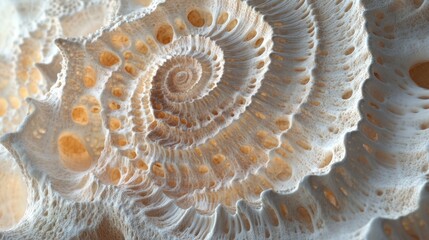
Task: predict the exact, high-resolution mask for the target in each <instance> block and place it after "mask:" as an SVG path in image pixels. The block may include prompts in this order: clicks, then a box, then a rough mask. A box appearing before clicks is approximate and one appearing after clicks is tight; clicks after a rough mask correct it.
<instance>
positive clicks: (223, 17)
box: [217, 12, 229, 25]
mask: <svg viewBox="0 0 429 240" xmlns="http://www.w3.org/2000/svg"><path fill="white" fill-rule="evenodd" d="M228 16H229V15H228V13H227V12H223V13H221V14H220V15H219V17H218V19H217V24H219V25H222V24H224V23H225V22H226V20H228Z"/></svg>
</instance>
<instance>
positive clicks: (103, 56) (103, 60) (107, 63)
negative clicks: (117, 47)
mask: <svg viewBox="0 0 429 240" xmlns="http://www.w3.org/2000/svg"><path fill="white" fill-rule="evenodd" d="M99 61H100V64H101V65H102V66H104V67H111V66H113V65H115V64H117V63H119V57H118V56H117V55H116V54H115V53H113V52H110V51H103V52H101V53H100V55H99Z"/></svg>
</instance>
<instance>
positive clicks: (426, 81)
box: [409, 61, 429, 89]
mask: <svg viewBox="0 0 429 240" xmlns="http://www.w3.org/2000/svg"><path fill="white" fill-rule="evenodd" d="M409 73H410V77H411V79H412V80H413V81H414V82H415V83H416V84H417V86H419V87H422V88H426V89H429V61H428V62H422V63H418V64H415V65H413V66H412V67H411V68H410V71H409Z"/></svg>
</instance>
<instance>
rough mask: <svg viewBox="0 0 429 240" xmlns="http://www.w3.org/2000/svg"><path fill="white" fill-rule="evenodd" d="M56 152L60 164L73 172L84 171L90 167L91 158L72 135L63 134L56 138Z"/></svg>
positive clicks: (79, 141) (80, 142) (78, 140)
mask: <svg viewBox="0 0 429 240" xmlns="http://www.w3.org/2000/svg"><path fill="white" fill-rule="evenodd" d="M58 151H59V153H60V156H61V160H62V163H63V164H64V166H65V167H66V168H69V169H70V170H73V171H85V170H87V169H89V168H90V166H91V162H92V159H91V156H90V155H89V153H88V151H87V149H86V148H85V146H84V144H83V143H82V141H81V140H80V139H79V138H78V137H77V136H76V135H74V134H72V133H64V134H62V135H61V136H60V137H59V138H58Z"/></svg>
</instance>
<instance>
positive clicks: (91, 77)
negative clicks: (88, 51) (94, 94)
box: [83, 66, 97, 88]
mask: <svg viewBox="0 0 429 240" xmlns="http://www.w3.org/2000/svg"><path fill="white" fill-rule="evenodd" d="M96 79H97V73H96V72H95V69H94V68H93V67H91V66H87V67H85V75H84V76H83V85H84V86H85V87H87V88H91V87H94V86H95V84H96Z"/></svg>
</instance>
